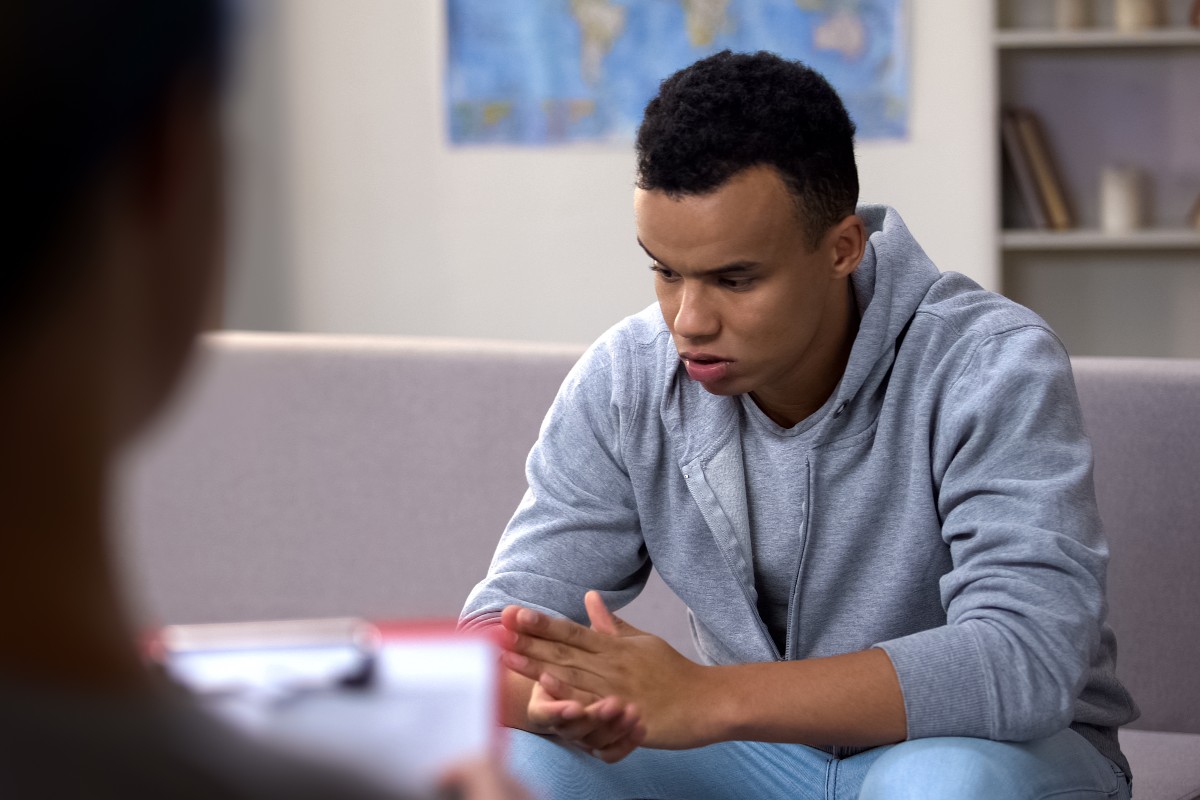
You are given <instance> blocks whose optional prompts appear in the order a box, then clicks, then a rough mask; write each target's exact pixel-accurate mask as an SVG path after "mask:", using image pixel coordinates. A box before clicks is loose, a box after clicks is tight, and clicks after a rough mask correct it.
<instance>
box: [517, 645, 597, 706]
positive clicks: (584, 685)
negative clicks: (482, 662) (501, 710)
mask: <svg viewBox="0 0 1200 800" xmlns="http://www.w3.org/2000/svg"><path fill="white" fill-rule="evenodd" d="M500 663H501V664H503V665H504V666H506V667H508V668H509V669H510V670H512V671H513V672H515V673H517V674H518V675H524V676H525V677H526V678H529V679H530V680H531V681H540V680H541V677H542V675H543V674H545V673H549V674H550V675H552V676H553V677H554V679H555V680H556V681H558V682H559V683H562V684H566V685H567V686H570V687H572V688H574V689H577V690H579V691H582V692H590V693H591V694H594V695H595V696H596V697H603V696H605V695H607V694H612V693H613V690H612V686H611V685H610V684H609V682H608V680H607V679H605V678H604V677H602V676H600V675H597V674H596V673H594V672H589V671H588V670H586V669H582V668H577V667H566V666H560V665H558V664H551V663H547V662H544V661H540V660H538V659H536V658H530V657H529V656H526V655H522V654H521V653H514V652H512V651H509V650H505V651H504V652H502V653H500Z"/></svg>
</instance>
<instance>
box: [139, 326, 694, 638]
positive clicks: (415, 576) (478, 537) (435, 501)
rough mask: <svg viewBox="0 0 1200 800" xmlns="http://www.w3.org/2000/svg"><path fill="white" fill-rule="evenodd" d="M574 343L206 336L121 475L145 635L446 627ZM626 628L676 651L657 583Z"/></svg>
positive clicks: (509, 502)
mask: <svg viewBox="0 0 1200 800" xmlns="http://www.w3.org/2000/svg"><path fill="white" fill-rule="evenodd" d="M581 353H582V348H580V347H570V346H565V347H564V346H541V345H522V344H509V343H496V342H480V341H464V340H438V339H427V338H402V337H388V338H383V337H348V336H312V335H295V334H258V333H219V334H212V335H209V336H206V337H204V340H203V341H202V344H201V347H200V352H199V354H198V363H197V364H196V365H195V367H196V369H195V370H194V371H193V373H192V375H191V378H190V381H189V385H188V386H187V387H185V389H184V391H183V392H182V396H181V397H180V398H178V401H177V402H176V404H175V406H174V407H173V408H172V409H171V410H170V411H169V412H168V414H167V415H166V417H165V418H164V419H163V420H161V422H160V424H159V425H158V426H157V428H156V429H155V430H153V431H151V432H150V434H149V436H148V437H147V439H146V441H144V442H142V443H141V444H140V445H139V446H137V447H136V448H134V450H133V451H132V452H131V453H130V456H129V458H128V459H126V464H125V470H124V471H125V476H124V481H123V489H124V491H123V492H122V499H123V502H122V517H123V520H122V521H123V523H124V524H123V525H121V526H120V527H121V529H122V531H123V537H124V540H123V541H122V545H121V553H120V559H119V561H120V563H121V564H122V565H123V567H124V568H125V569H126V571H127V573H128V575H127V583H128V584H129V585H131V586H132V595H131V598H130V602H131V605H132V606H133V608H134V609H135V612H136V613H137V615H138V616H139V618H140V620H141V622H142V623H143V624H145V625H155V624H165V623H172V622H215V621H236V620H250V619H282V618H289V617H308V616H336V615H360V616H366V617H371V618H388V617H418V618H426V617H429V618H441V617H451V618H453V617H457V615H458V613H459V611H460V610H461V609H462V605H463V601H464V600H466V597H467V593H468V592H470V590H471V588H472V587H473V586H474V585H475V583H476V582H478V581H479V580H480V579H481V578H482V577H483V576H484V574H485V573H486V572H487V567H488V563H489V562H490V560H491V556H492V552H493V551H494V550H495V547H496V542H497V541H498V539H499V537H500V533H501V531H503V529H504V526H505V524H506V523H507V522H508V519H509V517H510V516H511V515H512V513H513V511H514V510H515V509H516V507H517V503H518V502H519V501H520V499H521V496H522V494H523V493H524V491H525V485H526V484H525V473H524V468H525V458H526V456H527V455H528V453H529V448H530V447H531V446H532V445H533V442H534V440H535V439H536V438H537V433H538V428H539V427H540V425H541V421H542V417H543V416H544V415H545V413H546V409H547V408H549V406H550V402H551V400H553V398H554V395H555V393H556V392H557V391H558V387H559V385H560V384H561V383H562V381H563V378H564V377H566V374H567V372H568V371H569V370H570V368H571V366H572V365H573V364H574V363H575V361H576V359H578V357H579V355H580V354H581ZM625 616H626V617H627V618H628V619H629V620H630V621H631V622H633V623H634V624H636V625H639V626H641V627H645V628H649V629H652V630H654V631H655V632H656V633H659V634H660V635H662V636H664V638H666V639H667V640H668V641H670V642H672V644H674V645H676V646H677V647H679V648H680V649H681V650H682V651H684V652H685V653H687V654H689V655H694V650H693V649H692V645H691V639H690V634H689V630H688V624H687V619H686V612H685V610H684V607H683V605H682V603H681V602H680V601H679V600H678V599H677V598H675V596H674V595H673V594H672V593H671V592H670V590H669V589H667V588H666V586H665V585H664V584H662V582H661V581H660V580H659V579H658V578H657V576H652V579H651V583H650V585H649V586H648V587H647V590H646V591H645V592H643V594H642V596H641V597H639V598H638V599H637V600H636V601H635V602H634V604H633V605H632V606H631V607H630V608H629V609H627V610H626V612H625Z"/></svg>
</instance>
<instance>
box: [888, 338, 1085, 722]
mask: <svg viewBox="0 0 1200 800" xmlns="http://www.w3.org/2000/svg"><path fill="white" fill-rule="evenodd" d="M940 408H941V411H940V412H939V413H938V415H937V417H938V418H937V420H936V424H935V426H934V428H935V429H934V433H933V456H934V458H933V467H934V482H935V487H936V488H937V491H938V494H937V503H938V509H939V513H940V516H941V519H942V537H943V539H944V540H945V542H946V543H947V545H948V546H949V548H950V553H951V558H952V563H953V567H952V569H951V571H950V572H949V573H947V574H946V575H944V576H943V577H942V579H941V582H940V591H941V600H942V605H943V607H944V608H945V609H946V620H947V622H946V625H945V626H943V627H940V628H933V629H931V630H926V631H922V632H920V633H916V634H913V635H910V636H906V637H903V638H900V639H895V640H892V641H889V642H884V643H882V644H880V645H878V646H879V647H881V648H882V649H883V650H885V651H886V652H887V653H888V655H889V656H890V658H891V660H892V663H893V665H894V666H895V669H896V672H897V674H898V676H899V678H900V685H901V688H902V690H903V693H904V703H905V709H906V711H907V713H908V735H909V738H913V739H915V738H922V737H929V736H973V737H980V738H987V739H994V740H1009V741H1027V740H1030V739H1035V738H1039V737H1043V736H1047V735H1050V734H1052V733H1055V732H1057V731H1059V730H1061V729H1063V728H1065V727H1067V725H1069V724H1070V722H1071V720H1072V717H1073V708H1074V703H1075V700H1076V698H1077V696H1078V695H1079V692H1080V691H1081V690H1082V688H1083V685H1084V683H1085V680H1086V676H1087V671H1088V667H1089V664H1090V660H1091V657H1092V654H1093V653H1094V652H1095V650H1096V648H1097V647H1098V643H1099V636H1100V629H1101V624H1100V623H1101V621H1102V619H1103V615H1104V611H1105V607H1104V580H1105V570H1106V567H1107V559H1108V551H1107V547H1106V545H1105V542H1104V537H1103V534H1102V531H1101V527H1100V520H1099V514H1098V512H1097V509H1096V499H1095V491H1094V488H1093V483H1092V452H1091V445H1090V443H1089V442H1088V440H1087V437H1086V436H1085V434H1084V431H1083V423H1082V415H1081V413H1080V409H1079V400H1078V397H1077V395H1076V391H1075V384H1074V379H1073V377H1072V373H1071V365H1070V361H1069V359H1068V358H1067V354H1066V352H1065V351H1064V349H1063V347H1062V345H1061V344H1060V343H1059V341H1058V339H1057V338H1055V337H1054V335H1053V334H1052V333H1050V332H1049V331H1048V330H1046V329H1045V328H1041V327H1037V326H1028V327H1022V328H1018V329H1016V330H1012V331H1008V332H1006V333H1002V334H996V335H992V336H990V337H987V338H984V339H982V340H980V341H979V342H978V343H977V344H976V345H975V347H974V349H973V351H972V352H971V355H970V356H969V357H968V358H967V360H966V363H965V365H964V367H963V369H962V371H961V373H960V374H959V377H958V378H957V379H956V380H955V382H954V383H953V384H952V385H951V387H950V389H949V390H948V393H947V394H946V396H945V397H944V399H943V401H942V403H941V404H940Z"/></svg>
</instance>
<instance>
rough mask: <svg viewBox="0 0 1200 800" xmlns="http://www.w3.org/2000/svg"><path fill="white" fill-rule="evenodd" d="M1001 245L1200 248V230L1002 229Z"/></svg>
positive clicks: (1026, 248)
mask: <svg viewBox="0 0 1200 800" xmlns="http://www.w3.org/2000/svg"><path fill="white" fill-rule="evenodd" d="M1000 247H1001V248H1002V249H1004V250H1006V251H1010V252H1012V251H1037V250H1192V249H1195V250H1200V230H1192V229H1190V228H1162V229H1151V230H1144V231H1135V232H1133V233H1120V234H1117V233H1104V232H1103V231H1097V230H1071V231H1035V230H1005V231H1001V232H1000Z"/></svg>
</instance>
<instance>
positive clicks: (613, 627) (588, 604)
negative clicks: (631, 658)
mask: <svg viewBox="0 0 1200 800" xmlns="http://www.w3.org/2000/svg"><path fill="white" fill-rule="evenodd" d="M583 607H584V608H585V609H587V615H588V620H590V621H591V623H592V629H593V630H596V631H599V632H600V633H603V634H606V635H608V636H634V635H637V634H640V633H642V631H641V630H638V629H637V628H635V627H634V626H632V625H630V624H629V623H628V622H626V621H625V620H623V619H621V618H620V617H618V616H617V615H615V614H613V613H612V612H611V611H609V610H608V606H607V605H605V603H604V597H603V595H601V594H600V593H599V592H597V591H596V590H595V589H593V590H592V591H590V592H588V593H587V594H585V595H584V596H583Z"/></svg>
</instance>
